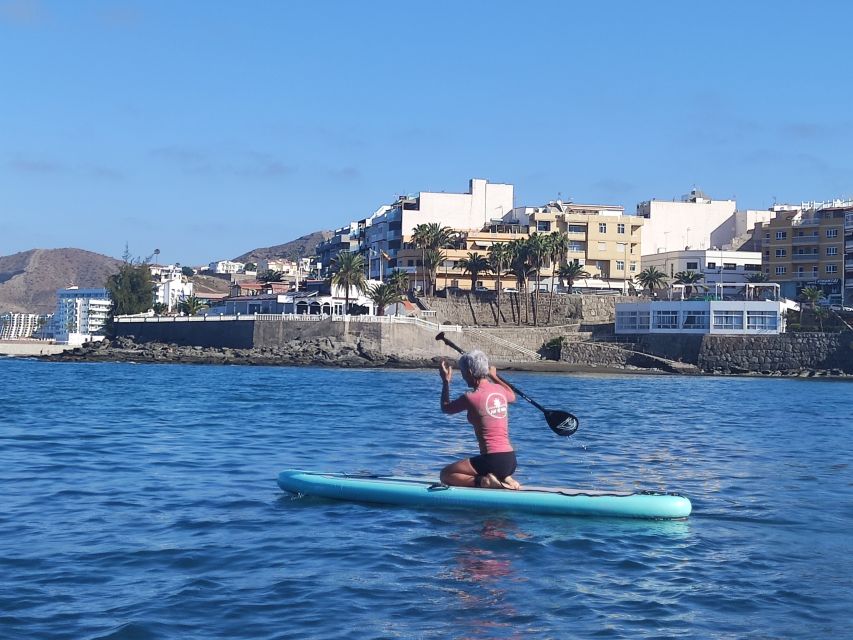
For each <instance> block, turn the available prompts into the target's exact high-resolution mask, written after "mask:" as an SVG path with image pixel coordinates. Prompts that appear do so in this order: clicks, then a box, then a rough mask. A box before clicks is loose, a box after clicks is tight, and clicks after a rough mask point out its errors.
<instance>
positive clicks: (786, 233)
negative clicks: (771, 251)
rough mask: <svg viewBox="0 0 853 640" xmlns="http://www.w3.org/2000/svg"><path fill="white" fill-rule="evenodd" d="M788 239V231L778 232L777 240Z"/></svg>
mask: <svg viewBox="0 0 853 640" xmlns="http://www.w3.org/2000/svg"><path fill="white" fill-rule="evenodd" d="M787 237H788V232H787V231H777V232H776V239H777V240H784V239H785V238H787Z"/></svg>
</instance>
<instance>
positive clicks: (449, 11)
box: [0, 0, 853, 264]
mask: <svg viewBox="0 0 853 640" xmlns="http://www.w3.org/2000/svg"><path fill="white" fill-rule="evenodd" d="M851 21H853V3H847V2H841V1H839V2H820V3H806V2H769V1H768V2H759V1H755V2H743V1H740V2H726V1H721V2H707V3H699V2H694V3H686V2H665V1H658V2H651V1H648V2H636V1H634V2H627V1H626V2H607V1H603V2H584V3H581V2H536V1H530V2H520V1H517V2H485V1H482V2H479V1H448V2H445V1H440V0H439V1H430V2H405V1H400V0H397V1H395V2H378V1H377V2H373V1H367V0H365V1H362V2H355V1H353V2H343V1H341V2H324V1H313V2H284V1H281V2H279V1H273V0H269V1H261V0H252V1H249V2H219V1H210V0H208V1H205V2H202V1H201V0H197V1H189V0H187V1H182V2H174V1H173V0H145V1H140V2H130V1H122V0H116V1H114V2H97V1H94V0H75V1H74V2H65V1H56V2H48V1H46V0H0V255H8V254H11V253H16V252H18V251H25V250H28V249H32V248H56V247H77V248H81V249H88V250H90V251H96V252H99V253H104V254H107V255H112V256H116V257H118V256H120V255H121V254H122V252H123V250H124V246H125V243H127V244H128V246H129V248H130V251H131V253H132V254H134V255H139V256H145V255H148V254H150V253H151V252H153V250H154V249H155V248H159V249H160V251H161V254H160V261H161V262H180V263H182V264H202V263H207V262H209V261H210V260H213V259H223V258H231V257H234V256H237V255H239V254H241V253H243V252H245V251H248V250H250V249H253V248H256V247H263V246H269V245H274V244H280V243H282V242H286V241H288V240H292V239H294V238H296V237H298V236H301V235H303V234H305V233H308V232H311V231H315V230H319V229H331V228H334V227H336V226H340V225H342V224H344V223H346V222H348V221H350V220H353V219H357V218H361V217H364V216H366V215H368V214H369V213H371V212H372V211H373V210H375V209H376V208H377V207H378V206H379V205H381V204H383V203H386V202H388V201H390V200H392V199H393V198H394V197H395V195H396V194H400V193H414V192H417V191H464V190H465V189H466V188H467V184H468V180H469V178H471V177H482V178H487V179H489V180H491V181H494V182H510V183H513V184H514V185H515V187H516V204H518V205H537V204H542V203H544V202H546V201H547V200H549V199H552V198H556V197H557V195H558V194H562V197H563V198H564V199H566V198H572V199H574V200H575V201H576V202H604V203H613V204H622V205H624V206H625V208H626V210H627V211H630V212H632V211H634V208H635V207H636V204H637V203H638V202H640V201H642V200H647V199H649V198H661V199H670V198H673V197H678V196H680V195H681V194H683V193H686V192H687V191H688V190H689V189H690V188H691V187H692V186H693V185H696V186H698V187H700V188H702V189H703V190H704V191H706V192H707V193H709V194H710V195H711V196H712V197H716V198H730V197H736V198H737V200H738V205H739V207H740V208H766V207H768V206H770V205H771V204H773V202H774V199H775V200H776V201H778V202H800V201H801V200H810V199H828V198H833V197H840V196H851V195H853V83H851V82H850V65H851V61H853V40H851V39H850V38H849V25H850V24H851Z"/></svg>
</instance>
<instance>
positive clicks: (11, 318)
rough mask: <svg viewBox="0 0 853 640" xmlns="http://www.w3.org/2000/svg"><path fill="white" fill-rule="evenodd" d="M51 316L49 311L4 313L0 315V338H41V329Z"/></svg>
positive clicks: (45, 325) (48, 322) (47, 323)
mask: <svg viewBox="0 0 853 640" xmlns="http://www.w3.org/2000/svg"><path fill="white" fill-rule="evenodd" d="M52 318H53V314H49V313H48V314H39V313H4V314H2V315H0V340H19V339H21V338H43V337H45V336H44V335H42V333H43V330H44V329H45V328H46V327H47V326H48V325H49V324H50V321H51V319H52Z"/></svg>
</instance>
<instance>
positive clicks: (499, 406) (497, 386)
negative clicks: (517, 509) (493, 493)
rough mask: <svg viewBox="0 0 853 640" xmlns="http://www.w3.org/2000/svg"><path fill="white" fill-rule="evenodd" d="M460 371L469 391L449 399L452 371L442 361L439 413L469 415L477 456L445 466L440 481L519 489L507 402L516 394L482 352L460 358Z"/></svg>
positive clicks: (488, 487)
mask: <svg viewBox="0 0 853 640" xmlns="http://www.w3.org/2000/svg"><path fill="white" fill-rule="evenodd" d="M459 370H460V371H461V372H462V377H463V378H464V379H465V382H467V383H468V386H469V387H471V389H472V391H467V392H466V393H464V394H462V395H461V396H459V397H458V398H457V399H456V400H453V401H452V402H451V400H450V379H451V378H452V377H453V369H452V368H451V367H450V365H448V364H447V362H445V361H444V360H442V361H441V367H440V374H441V380H442V383H443V384H442V387H441V410H442V411H443V412H444V413H461V412H462V411H467V412H468V422H470V423H471V424H472V425H473V426H474V433H475V434H476V435H477V442H478V443H479V445H480V455H478V456H474V457H473V458H466V459H465V460H459V461H457V462H454V463H452V464H449V465H447V466H446V467H444V469H442V470H441V481H442V482H443V483H444V484H449V485H452V486H455V487H482V488H486V489H519V488H520V487H521V485H519V484H518V482H516V481H515V480H514V479H513V477H512V475H510V474H512V473H513V472H515V467H516V460H515V451H514V450H513V448H512V445H511V444H510V442H509V420H508V417H507V416H508V409H509V403H510V402H515V393H514V392H513V390H512V389H511V388H510V387H509V386H508V385H507V384H506V383H505V382H504V381H503V380H501V379H500V377H499V376H498V373H497V371H496V370H495V368H494V367H489V360H488V358H486V354H484V353H483V352H482V351H476V350H475V351H469V352H468V353H464V354H462V357H460V358H459Z"/></svg>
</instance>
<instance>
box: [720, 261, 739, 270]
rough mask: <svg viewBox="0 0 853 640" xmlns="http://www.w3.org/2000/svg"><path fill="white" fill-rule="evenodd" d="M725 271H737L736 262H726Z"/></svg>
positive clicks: (724, 264)
mask: <svg viewBox="0 0 853 640" xmlns="http://www.w3.org/2000/svg"><path fill="white" fill-rule="evenodd" d="M723 269H725V270H726V271H735V270H737V265H736V264H735V263H734V262H724V263H723Z"/></svg>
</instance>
